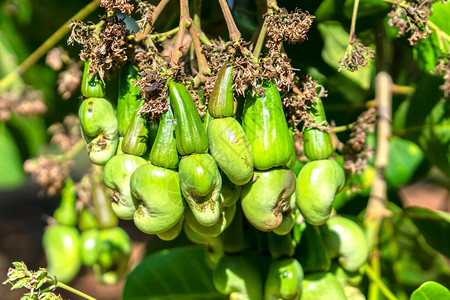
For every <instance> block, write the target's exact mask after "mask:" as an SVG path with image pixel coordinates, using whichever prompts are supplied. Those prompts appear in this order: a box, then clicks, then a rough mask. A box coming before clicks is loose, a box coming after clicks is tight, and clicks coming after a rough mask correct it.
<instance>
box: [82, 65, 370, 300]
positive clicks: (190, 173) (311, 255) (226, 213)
mask: <svg viewBox="0 0 450 300" xmlns="http://www.w3.org/2000/svg"><path fill="white" fill-rule="evenodd" d="M137 78H138V74H137V72H136V70H135V68H134V67H133V66H127V67H125V68H124V69H123V70H122V74H121V79H120V89H119V90H120V91H119V98H118V102H117V110H116V111H115V110H114V108H113V106H112V104H111V103H110V102H109V101H108V100H106V99H104V98H102V97H103V95H104V87H103V86H102V83H101V82H98V81H97V82H94V84H87V85H86V88H85V89H84V90H83V93H84V95H85V96H87V97H88V99H86V100H84V102H83V103H82V104H81V106H80V110H79V117H80V121H81V129H82V133H83V137H84V139H85V141H86V145H87V150H88V153H89V158H90V160H91V162H92V163H94V164H97V165H102V166H104V167H103V180H104V183H105V184H106V185H107V186H108V187H109V188H110V189H111V190H113V202H112V209H113V210H114V212H115V213H116V215H117V216H118V217H119V218H122V219H125V220H133V221H134V224H135V225H136V227H137V228H138V229H140V230H141V231H143V232H145V233H148V234H156V235H158V236H159V237H160V238H161V239H163V240H172V239H174V238H176V237H177V236H178V235H179V234H180V233H181V232H183V234H185V235H186V236H187V237H188V238H189V239H190V240H191V241H192V242H194V243H206V244H208V245H209V249H210V250H211V251H210V253H209V255H208V258H207V259H208V263H209V265H210V266H211V267H212V268H213V269H214V285H215V287H216V288H217V290H218V291H219V292H221V293H224V294H230V298H231V299H263V298H264V299H345V297H346V296H345V293H344V288H343V286H351V285H350V283H348V282H351V280H349V281H348V282H347V279H345V276H347V275H348V274H350V275H348V277H349V278H350V277H351V276H353V275H354V274H353V273H358V271H359V269H360V268H361V266H363V264H364V263H365V261H366V260H367V256H368V246H367V242H366V240H365V235H364V232H363V230H362V229H361V228H360V227H359V225H358V224H357V223H355V222H354V221H352V220H349V219H346V218H343V217H339V216H336V217H332V218H330V216H331V214H332V202H333V198H334V196H335V194H336V193H338V192H339V191H340V189H342V187H343V186H344V182H345V174H344V171H343V169H342V167H341V166H340V165H339V163H337V162H336V161H335V160H334V159H332V158H330V157H332V155H333V154H334V149H333V147H332V144H331V140H330V136H329V134H328V132H327V130H326V118H325V113H324V109H323V105H322V102H321V100H320V99H317V101H316V102H315V103H314V104H313V105H312V107H311V110H310V114H311V120H312V123H311V124H312V125H311V126H310V127H308V128H307V129H306V130H305V132H304V151H305V155H306V157H307V158H308V162H307V163H306V164H305V165H304V166H303V167H302V168H301V169H300V171H299V173H298V172H294V171H293V170H297V171H298V170H299V165H301V164H300V163H299V161H298V160H297V157H296V151H295V149H294V142H293V140H294V139H293V133H292V130H291V129H290V128H289V127H288V125H287V122H286V118H285V114H284V112H283V105H282V102H281V97H280V94H279V91H278V90H277V88H276V85H275V84H274V83H273V82H270V81H261V82H260V86H259V87H258V89H257V90H258V91H260V92H259V93H254V92H252V91H248V93H247V95H246V97H245V99H241V101H238V102H239V103H237V105H235V99H234V98H235V97H234V94H233V88H232V86H233V67H232V66H231V65H225V66H224V67H223V68H222V69H221V70H220V72H219V74H218V78H217V81H216V83H215V86H214V88H213V90H212V93H211V96H210V98H209V99H208V111H207V113H206V115H205V117H203V118H202V117H201V116H200V115H199V113H198V111H197V108H196V106H195V103H194V101H193V99H192V96H191V94H190V93H189V91H188V90H187V89H186V87H185V86H184V85H183V84H181V83H179V82H177V81H175V80H173V79H169V80H168V81H167V89H168V91H169V99H168V103H169V106H168V110H167V111H166V112H165V113H164V114H162V116H161V118H160V119H159V120H156V121H155V120H152V121H148V120H147V119H146V117H145V115H143V114H141V113H140V112H139V108H140V106H141V105H142V101H139V100H140V95H139V90H138V89H137V87H136V86H135V85H134V81H135V80H136V79H137ZM96 84H97V89H95V87H96ZM87 87H89V88H90V89H88V88H87ZM296 174H297V175H296ZM305 221H306V222H305ZM294 232H297V233H296V236H297V238H294ZM300 236H302V237H301V239H300ZM255 249H257V253H259V254H258V255H263V256H262V257H263V259H262V261H263V262H262V263H261V262H259V263H256V265H255V264H254V260H255V258H257V257H259V256H258V255H254V257H253V258H251V257H250V258H249V257H248V255H247V256H246V253H247V254H248V253H251V251H254V250H255ZM249 251H250V252H249ZM265 254H269V255H265ZM332 259H336V261H335V262H334V263H333V264H332ZM252 260H253V264H252ZM332 270H334V271H332ZM344 275H345V276H344ZM338 278H344V279H342V280H341V282H340V281H339V280H338ZM322 287H326V288H324V289H325V290H327V292H323V290H322ZM329 293H332V294H333V297H331V298H330V297H329V295H330V294H329Z"/></svg>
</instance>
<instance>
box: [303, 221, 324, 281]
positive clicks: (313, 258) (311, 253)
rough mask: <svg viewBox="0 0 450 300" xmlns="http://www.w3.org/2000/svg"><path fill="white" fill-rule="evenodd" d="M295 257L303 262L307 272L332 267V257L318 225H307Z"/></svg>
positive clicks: (304, 269)
mask: <svg viewBox="0 0 450 300" xmlns="http://www.w3.org/2000/svg"><path fill="white" fill-rule="evenodd" d="M295 257H296V258H297V259H298V260H299V262H300V263H301V265H302V267H303V271H305V273H312V272H319V271H328V270H329V269H330V266H331V259H330V256H329V254H328V251H327V248H326V246H325V243H324V242H323V238H322V234H321V232H320V230H319V228H318V227H317V226H313V225H307V226H306V228H305V230H304V231H303V233H302V236H301V240H300V244H299V245H298V246H297V247H296V248H295Z"/></svg>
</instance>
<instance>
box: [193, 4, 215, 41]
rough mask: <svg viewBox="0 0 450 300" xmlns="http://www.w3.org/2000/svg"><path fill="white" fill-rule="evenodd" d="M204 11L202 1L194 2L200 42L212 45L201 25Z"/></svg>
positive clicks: (195, 24)
mask: <svg viewBox="0 0 450 300" xmlns="http://www.w3.org/2000/svg"><path fill="white" fill-rule="evenodd" d="M201 10H202V0H194V5H193V9H192V11H193V12H194V28H195V31H196V32H197V36H198V38H199V39H200V41H201V42H202V43H203V44H205V45H212V43H211V41H210V40H209V39H208V37H207V36H206V34H205V33H204V32H203V30H202V28H201V25H200V19H201V17H200V15H201Z"/></svg>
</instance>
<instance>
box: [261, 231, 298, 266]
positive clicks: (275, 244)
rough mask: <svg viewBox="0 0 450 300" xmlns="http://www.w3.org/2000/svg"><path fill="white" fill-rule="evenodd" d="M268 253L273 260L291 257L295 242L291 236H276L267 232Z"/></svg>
mask: <svg viewBox="0 0 450 300" xmlns="http://www.w3.org/2000/svg"><path fill="white" fill-rule="evenodd" d="M267 240H268V245H269V253H270V256H272V258H273V259H277V258H280V257H292V256H293V255H294V253H295V247H296V244H295V241H294V239H293V238H292V236H291V234H290V233H288V234H285V235H277V234H275V233H273V232H269V233H268V235H267Z"/></svg>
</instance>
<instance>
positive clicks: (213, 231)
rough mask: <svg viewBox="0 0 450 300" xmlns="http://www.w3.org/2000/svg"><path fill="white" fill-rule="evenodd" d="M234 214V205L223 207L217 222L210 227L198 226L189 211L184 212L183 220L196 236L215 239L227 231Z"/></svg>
mask: <svg viewBox="0 0 450 300" xmlns="http://www.w3.org/2000/svg"><path fill="white" fill-rule="evenodd" d="M235 213H236V205H233V206H229V207H224V208H223V209H222V210H221V213H220V217H219V220H218V221H217V222H216V223H214V224H213V225H210V226H205V225H202V224H200V223H199V222H198V221H197V219H196V218H195V216H194V214H193V213H192V211H191V210H190V209H187V210H186V212H185V218H186V223H187V224H188V225H189V227H191V229H192V230H193V231H195V232H197V233H198V234H200V235H203V236H208V237H217V236H219V235H220V234H221V233H222V232H224V230H225V229H227V227H228V226H230V224H231V222H232V221H233V218H234V215H235Z"/></svg>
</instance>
